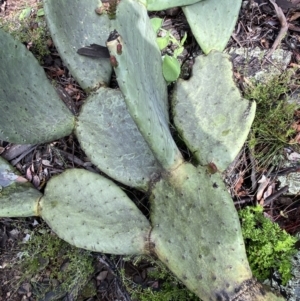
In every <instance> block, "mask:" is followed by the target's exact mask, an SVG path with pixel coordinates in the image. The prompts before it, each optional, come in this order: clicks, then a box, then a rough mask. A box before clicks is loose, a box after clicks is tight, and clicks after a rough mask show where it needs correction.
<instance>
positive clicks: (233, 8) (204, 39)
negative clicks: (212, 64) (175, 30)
mask: <svg viewBox="0 0 300 301" xmlns="http://www.w3.org/2000/svg"><path fill="white" fill-rule="evenodd" d="M241 3H242V0H222V1H220V0H206V1H201V2H198V3H195V4H193V5H189V6H184V7H182V9H183V12H184V14H185V16H186V18H187V21H188V23H189V25H190V27H191V30H192V32H193V34H194V36H195V38H196V40H197V42H198V44H199V45H200V47H201V49H202V50H203V51H204V53H205V54H207V53H209V52H210V51H211V50H218V51H223V50H224V48H225V47H226V44H227V42H228V40H229V38H230V36H231V34H232V31H233V29H234V26H235V24H236V21H237V18H238V16H239V11H240V7H241Z"/></svg>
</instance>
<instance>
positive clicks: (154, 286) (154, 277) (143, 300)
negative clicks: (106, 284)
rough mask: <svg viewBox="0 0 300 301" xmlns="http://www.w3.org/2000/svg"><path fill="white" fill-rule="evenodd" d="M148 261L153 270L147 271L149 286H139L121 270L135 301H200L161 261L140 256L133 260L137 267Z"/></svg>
mask: <svg viewBox="0 0 300 301" xmlns="http://www.w3.org/2000/svg"><path fill="white" fill-rule="evenodd" d="M145 260H146V261H147V262H148V263H150V264H151V266H152V267H151V269H148V271H147V278H148V279H149V281H147V283H148V285H138V284H136V283H134V282H133V280H132V279H130V278H128V277H126V275H125V272H124V270H121V276H122V281H123V284H124V286H125V288H126V290H127V291H128V292H129V294H130V295H131V298H132V300H133V301H199V300H200V299H199V298H198V297H197V296H196V295H195V294H193V293H191V292H190V291H189V290H188V289H187V288H186V287H185V286H184V285H183V284H182V283H181V282H180V281H179V280H178V279H177V278H176V277H175V276H174V275H173V274H172V273H171V272H170V271H169V270H168V269H167V268H166V267H165V265H164V264H163V263H162V262H160V261H159V260H155V259H154V258H151V257H148V256H138V257H136V258H135V260H133V262H134V263H135V265H137V266H138V265H139V262H140V261H145Z"/></svg>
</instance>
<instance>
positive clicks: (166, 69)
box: [151, 18, 187, 83]
mask: <svg viewBox="0 0 300 301" xmlns="http://www.w3.org/2000/svg"><path fill="white" fill-rule="evenodd" d="M162 23H163V19H161V18H152V19H151V24H152V26H153V29H154V31H155V32H156V33H158V32H163V33H164V36H162V37H157V38H156V42H157V44H158V47H159V49H160V50H163V49H165V48H166V47H167V46H168V45H169V44H170V43H172V44H173V45H175V47H176V48H175V49H174V52H173V56H170V55H168V54H165V55H164V56H163V75H164V78H165V80H166V81H167V82H169V83H170V82H173V81H176V80H177V79H178V77H179V75H180V62H179V60H178V58H177V57H178V56H179V55H180V54H181V53H182V52H183V50H184V47H183V44H184V43H185V41H186V38H187V34H186V33H185V34H184V36H183V38H182V39H181V41H180V42H178V41H177V39H176V38H175V37H174V36H173V35H172V33H171V32H170V30H165V29H163V28H162Z"/></svg>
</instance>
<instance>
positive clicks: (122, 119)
mask: <svg viewBox="0 0 300 301" xmlns="http://www.w3.org/2000/svg"><path fill="white" fill-rule="evenodd" d="M76 134H77V137H78V139H79V141H80V145H81V146H82V148H83V149H84V151H85V152H86V154H87V155H88V156H89V158H90V159H91V161H92V162H93V163H94V164H95V165H97V166H98V167H99V168H100V169H101V171H103V172H105V173H106V174H107V175H108V176H110V177H112V178H114V179H115V180H117V181H119V182H121V183H123V184H125V185H128V186H131V187H135V188H138V189H141V190H145V191H146V190H148V188H149V187H148V185H149V183H150V181H151V178H152V177H153V176H154V175H157V174H159V173H160V170H161V167H160V166H159V164H158V163H157V161H156V160H155V158H154V156H153V154H152V152H151V150H150V149H149V146H148V144H147V143H146V142H145V140H144V138H143V136H142V135H141V133H140V132H139V130H138V129H137V127H136V124H135V123H134V121H133V120H132V118H131V117H130V115H129V113H128V111H127V108H126V104H125V102H124V98H123V95H122V93H121V92H120V91H118V90H113V89H108V88H100V89H99V90H98V91H97V93H94V94H93V95H91V96H90V97H89V99H88V101H87V102H86V103H85V104H84V106H83V108H82V111H81V114H80V116H79V118H78V126H77V128H76Z"/></svg>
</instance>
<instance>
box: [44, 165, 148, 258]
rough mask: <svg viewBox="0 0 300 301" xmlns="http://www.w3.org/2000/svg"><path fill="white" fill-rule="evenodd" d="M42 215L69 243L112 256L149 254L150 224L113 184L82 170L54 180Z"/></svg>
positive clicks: (68, 172)
mask: <svg viewBox="0 0 300 301" xmlns="http://www.w3.org/2000/svg"><path fill="white" fill-rule="evenodd" d="M40 207H41V209H40V210H41V216H42V218H43V219H44V220H45V221H46V222H47V224H48V225H49V226H50V227H51V228H52V229H53V231H54V232H56V233H57V235H58V236H59V237H60V238H62V239H64V240H66V241H67V242H68V243H70V244H72V245H74V246H77V247H79V248H84V249H88V250H92V251H97V252H104V253H109V254H140V253H145V252H146V249H145V246H146V242H147V238H148V234H149V231H150V224H149V222H148V220H147V219H146V217H145V216H144V215H143V214H142V213H141V212H140V211H139V210H138V209H137V207H136V206H135V204H134V203H133V202H132V201H131V200H130V199H129V198H128V197H127V195H126V194H125V193H124V192H123V191H122V190H121V189H120V188H119V187H118V186H117V185H116V184H114V183H113V182H112V181H110V180H108V179H106V178H104V177H102V176H100V175H98V174H95V173H92V172H89V171H86V170H82V169H69V170H67V171H65V172H64V173H62V174H61V175H59V176H56V177H53V178H52V179H51V180H50V181H49V182H48V184H47V187H46V190H45V196H44V197H43V198H42V200H41V202H40Z"/></svg>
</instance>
